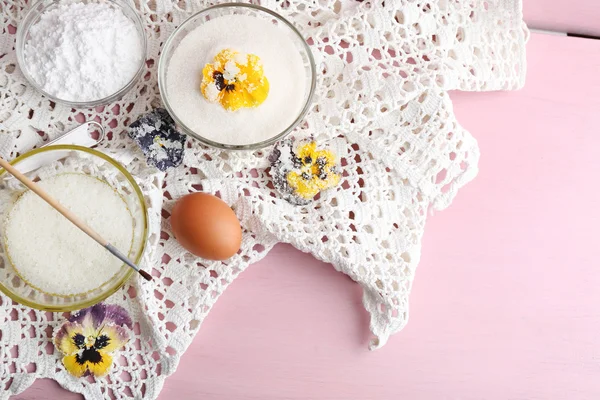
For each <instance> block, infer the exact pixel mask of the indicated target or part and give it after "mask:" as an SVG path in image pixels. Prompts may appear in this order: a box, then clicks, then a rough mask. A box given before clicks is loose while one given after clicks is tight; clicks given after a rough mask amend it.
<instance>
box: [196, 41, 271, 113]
mask: <svg viewBox="0 0 600 400" xmlns="http://www.w3.org/2000/svg"><path fill="white" fill-rule="evenodd" d="M200 90H201V91H202V95H203V96H204V98H206V100H208V101H209V102H211V103H219V104H221V105H222V106H223V107H224V108H225V109H227V110H229V111H235V110H238V109H240V108H253V107H258V106H259V105H261V104H262V103H263V102H264V101H265V100H266V99H267V96H268V95H269V81H268V79H267V77H266V76H265V74H264V70H263V65H262V62H261V61H260V58H259V57H258V56H256V55H254V54H245V53H239V52H237V51H234V50H231V49H225V50H221V51H220V52H219V54H217V55H216V56H215V58H214V60H213V62H212V63H208V64H206V65H205V66H204V69H203V70H202V84H201V85H200Z"/></svg>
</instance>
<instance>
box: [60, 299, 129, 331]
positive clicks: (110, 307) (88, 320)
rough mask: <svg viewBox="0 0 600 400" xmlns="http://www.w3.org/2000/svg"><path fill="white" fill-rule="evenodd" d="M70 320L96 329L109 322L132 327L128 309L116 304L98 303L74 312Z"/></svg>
mask: <svg viewBox="0 0 600 400" xmlns="http://www.w3.org/2000/svg"><path fill="white" fill-rule="evenodd" d="M69 321H71V322H78V323H80V324H82V325H88V324H89V325H92V326H93V327H94V328H95V329H99V328H100V327H101V326H102V325H104V324H107V323H114V324H117V325H121V326H122V325H127V326H128V327H129V328H130V329H131V327H132V322H131V317H130V316H129V314H128V313H127V310H125V309H124V308H123V307H121V306H118V305H116V304H105V303H98V304H96V305H94V306H92V307H88V308H85V309H83V310H80V311H79V312H77V313H76V314H73V315H72V316H71V318H69ZM84 321H85V322H84Z"/></svg>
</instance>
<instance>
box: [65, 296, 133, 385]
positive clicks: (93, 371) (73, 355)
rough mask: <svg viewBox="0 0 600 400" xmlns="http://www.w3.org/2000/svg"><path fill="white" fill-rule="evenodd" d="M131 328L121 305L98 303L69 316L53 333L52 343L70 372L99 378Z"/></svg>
mask: <svg viewBox="0 0 600 400" xmlns="http://www.w3.org/2000/svg"><path fill="white" fill-rule="evenodd" d="M131 329H132V322H131V318H130V317H129V315H128V314H127V311H126V310H125V309H124V308H123V307H120V306H117V305H106V304H103V303H99V304H96V305H95V306H92V307H89V308H86V309H83V310H81V311H79V312H78V313H76V314H74V315H72V316H71V317H70V318H69V319H68V320H67V322H65V323H64V324H63V325H62V326H61V328H60V329H59V330H58V332H57V333H56V334H55V335H54V345H55V346H56V348H57V349H58V350H59V351H60V352H61V353H62V354H63V359H62V362H63V365H64V366H65V368H66V370H67V371H68V372H69V373H70V374H71V375H74V376H76V377H78V378H79V377H82V376H87V375H92V376H95V377H102V376H104V375H106V374H107V373H108V371H109V370H110V368H111V366H112V361H113V354H114V353H115V352H116V351H117V350H119V349H120V348H121V347H123V346H124V345H125V344H127V342H128V341H129V331H130V330H131Z"/></svg>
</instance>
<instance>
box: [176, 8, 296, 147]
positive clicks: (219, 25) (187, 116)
mask: <svg viewBox="0 0 600 400" xmlns="http://www.w3.org/2000/svg"><path fill="white" fill-rule="evenodd" d="M223 49H232V50H235V51H238V52H241V53H249V54H255V55H257V56H258V57H259V58H260V59H261V61H262V63H263V66H264V73H265V76H266V77H267V79H268V80H269V83H270V90H269V95H268V97H267V99H266V100H265V101H264V103H262V104H261V105H259V106H258V107H256V108H245V109H239V110H236V111H228V110H226V109H224V108H223V107H222V106H221V105H219V104H216V103H210V102H209V101H207V100H206V99H205V98H204V96H203V95H202V93H201V91H200V84H201V82H202V69H203V68H204V66H205V65H206V64H207V63H209V62H212V60H213V57H214V56H215V55H217V54H218V53H219V52H220V51H221V50H223ZM303 65H304V63H303V60H302V56H301V55H300V52H299V50H298V48H297V47H296V45H295V44H294V42H293V41H292V39H291V38H290V36H289V35H288V34H287V33H285V32H284V31H283V29H282V28H278V27H277V26H275V25H273V23H272V22H271V21H270V20H265V19H262V18H258V17H252V16H246V15H228V16H222V17H218V18H215V19H213V20H210V21H208V22H205V23H204V24H202V25H201V26H199V27H198V28H196V29H195V30H193V31H192V32H190V33H189V34H188V35H187V36H186V37H184V38H183V40H182V41H181V43H180V44H179V46H178V47H177V49H176V50H175V52H174V53H173V56H172V58H171V60H170V63H169V66H168V71H167V95H168V100H169V103H170V105H171V107H172V109H173V111H174V113H175V114H176V115H177V117H178V118H179V119H180V120H181V121H182V122H183V123H184V124H185V125H186V126H187V127H188V128H190V129H191V130H193V131H194V132H197V133H198V134H200V135H201V136H203V137H205V138H207V139H209V140H212V141H215V142H218V143H224V144H233V145H244V144H252V143H258V142H261V141H263V140H266V139H269V138H271V137H273V136H275V135H277V134H278V133H280V132H281V131H283V130H284V129H285V128H287V127H288V126H289V125H291V124H292V123H293V122H294V120H295V119H296V118H297V117H298V115H299V113H300V111H301V110H302V107H303V105H304V98H305V92H306V86H307V82H306V80H307V76H306V73H305V70H304V66H303Z"/></svg>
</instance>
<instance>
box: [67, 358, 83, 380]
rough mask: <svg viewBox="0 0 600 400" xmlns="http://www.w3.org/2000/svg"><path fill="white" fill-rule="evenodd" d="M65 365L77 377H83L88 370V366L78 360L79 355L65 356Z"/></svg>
mask: <svg viewBox="0 0 600 400" xmlns="http://www.w3.org/2000/svg"><path fill="white" fill-rule="evenodd" d="M62 362H63V365H64V366H65V369H66V370H67V371H68V372H69V373H70V374H71V375H73V376H76V377H77V378H81V377H82V376H83V374H85V371H86V370H87V366H86V365H85V363H84V364H80V363H79V362H78V361H77V355H76V354H74V355H69V356H65V357H63V359H62Z"/></svg>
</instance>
